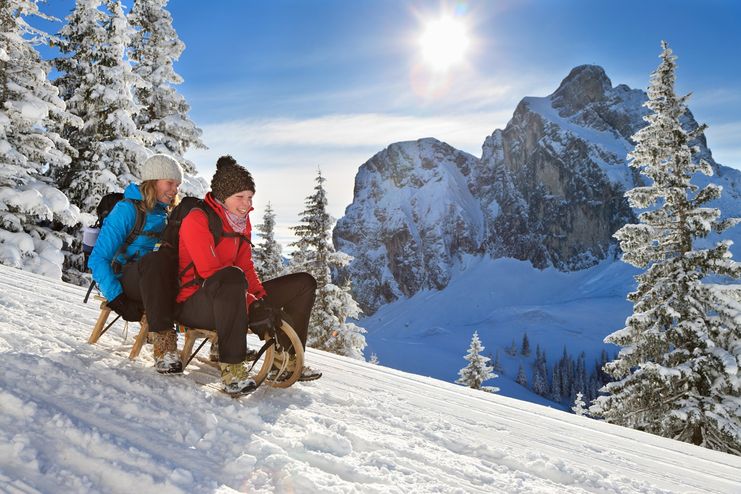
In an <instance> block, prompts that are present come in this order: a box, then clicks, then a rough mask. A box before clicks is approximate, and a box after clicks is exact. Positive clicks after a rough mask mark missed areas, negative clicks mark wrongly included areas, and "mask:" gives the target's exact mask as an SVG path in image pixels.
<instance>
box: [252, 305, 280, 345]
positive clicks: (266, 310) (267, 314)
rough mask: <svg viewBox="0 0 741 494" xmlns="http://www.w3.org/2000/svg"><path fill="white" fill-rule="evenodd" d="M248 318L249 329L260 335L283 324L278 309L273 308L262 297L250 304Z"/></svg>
mask: <svg viewBox="0 0 741 494" xmlns="http://www.w3.org/2000/svg"><path fill="white" fill-rule="evenodd" d="M249 319H250V329H251V330H252V331H253V332H255V333H257V334H258V335H260V336H261V337H262V335H264V333H265V332H266V331H267V330H269V331H270V332H272V331H275V330H276V329H277V328H279V327H281V325H282V324H283V319H282V318H281V316H280V310H277V309H275V308H274V307H273V306H271V305H270V304H268V303H267V302H265V300H264V299H259V300H255V301H254V302H252V303H251V304H250V307H249ZM263 339H264V338H263Z"/></svg>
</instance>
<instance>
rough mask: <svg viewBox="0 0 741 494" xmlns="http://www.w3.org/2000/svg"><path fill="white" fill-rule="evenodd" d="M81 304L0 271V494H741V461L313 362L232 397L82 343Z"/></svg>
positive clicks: (198, 374) (378, 370) (192, 372)
mask: <svg viewBox="0 0 741 494" xmlns="http://www.w3.org/2000/svg"><path fill="white" fill-rule="evenodd" d="M83 295H84V290H83V289H81V288H79V287H75V286H71V285H66V284H63V283H60V282H55V281H52V280H50V279H48V278H44V277H41V276H37V275H34V274H31V273H28V272H23V271H20V270H16V269H12V268H8V267H5V266H0V355H1V356H2V367H1V369H2V370H0V491H2V492H8V493H35V492H42V493H66V492H70V493H85V492H90V493H99V492H107V493H109V492H110V493H112V492H122V493H123V492H125V493H130V492H137V493H138V494H145V493H149V492H152V493H157V494H166V493H179V492H188V493H191V492H193V493H199V492H218V493H228V492H296V493H307V492H308V493H311V492H322V493H325V492H342V493H348V492H363V493H366V492H378V493H389V492H399V493H409V492H426V493H427V492H435V493H442V492H461V493H464V492H465V493H468V492H487V493H488V492H505V493H514V492H523V493H524V492H526V493H533V492H547V493H555V492H559V493H560V492H615V493H626V492H727V493H732V492H735V493H737V492H740V491H741V481H740V480H741V458H738V457H734V456H730V455H726V454H722V453H717V452H714V451H709V450H705V449H702V448H699V447H695V446H691V445H688V444H684V443H679V442H675V441H671V440H668V439H664V438H659V437H655V436H651V435H648V434H644V433H641V432H637V431H633V430H629V429H624V428H620V427H616V426H611V425H608V424H605V423H601V422H598V421H595V420H590V419H587V418H583V417H577V416H574V415H572V414H568V413H565V412H560V411H557V410H553V409H549V408H546V407H542V406H539V405H535V404H532V403H527V402H523V401H518V400H514V399H511V398H507V397H503V396H499V395H492V394H487V393H484V392H481V391H474V390H470V389H467V388H462V387H460V386H456V385H453V384H449V383H445V382H442V381H438V380H435V379H431V378H426V377H421V376H418V375H413V374H407V373H404V372H401V371H397V370H392V369H389V368H386V367H383V366H374V365H371V364H367V363H364V362H358V361H353V360H350V359H346V358H342V357H337V356H334V355H330V354H326V353H322V352H318V351H312V350H310V351H309V353H308V359H309V361H310V363H311V364H312V365H315V366H318V367H320V368H321V369H322V370H323V371H324V373H325V374H324V377H323V378H322V379H321V380H319V381H316V382H313V383H307V384H297V385H295V386H293V387H292V388H289V389H285V390H278V389H267V388H261V389H259V390H258V391H257V392H255V393H254V394H253V395H251V396H248V397H246V398H243V399H241V400H232V399H231V398H229V397H227V396H225V395H223V394H221V393H218V392H216V391H214V390H213V389H211V388H209V387H205V386H200V385H198V384H197V383H196V382H195V380H196V379H197V380H201V381H202V380H209V379H212V380H216V379H217V378H216V375H215V372H214V371H213V369H211V368H210V367H208V366H203V367H199V366H198V365H193V364H191V366H189V368H188V370H187V371H188V372H187V374H186V375H185V376H179V377H166V376H160V375H157V374H156V373H155V372H154V371H153V369H152V368H151V363H152V361H151V349H150V348H149V347H145V349H144V350H143V351H142V354H141V356H140V358H139V359H138V360H137V361H133V362H132V361H129V360H128V359H127V358H126V355H127V353H128V350H129V347H130V344H131V339H132V337H131V336H129V339H128V341H127V342H126V343H124V342H123V341H122V334H121V327H120V326H114V328H113V329H112V330H111V331H110V332H109V333H107V334H105V335H104V336H103V337H102V338H101V341H100V342H99V343H98V344H97V345H95V346H91V345H88V344H87V343H86V340H87V337H88V335H89V332H90V329H91V328H92V325H93V323H94V321H95V318H96V316H97V309H96V306H95V305H94V304H88V305H83V304H82V302H81V300H82V297H83ZM136 330H138V329H134V328H132V330H131V333H134V332H135V331H136Z"/></svg>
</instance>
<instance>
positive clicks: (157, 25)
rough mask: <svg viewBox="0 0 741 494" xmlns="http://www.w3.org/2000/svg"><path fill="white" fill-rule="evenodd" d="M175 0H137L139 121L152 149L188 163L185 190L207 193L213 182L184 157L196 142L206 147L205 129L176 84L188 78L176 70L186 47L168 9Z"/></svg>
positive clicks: (134, 57)
mask: <svg viewBox="0 0 741 494" xmlns="http://www.w3.org/2000/svg"><path fill="white" fill-rule="evenodd" d="M168 2H169V0H135V1H134V7H133V8H132V9H131V13H130V14H129V16H128V19H129V23H130V24H131V26H132V27H133V28H134V30H135V32H134V33H133V35H132V39H131V44H130V51H129V58H130V59H131V61H132V62H133V72H134V73H135V74H136V75H137V76H139V79H140V82H139V83H138V84H137V86H136V88H135V91H134V93H135V98H136V102H137V103H138V104H139V105H140V108H139V110H138V112H137V114H136V117H135V121H136V124H137V126H138V128H139V130H141V131H142V132H143V139H144V142H145V144H146V146H147V148H149V149H150V150H151V151H153V152H155V153H164V154H167V155H170V156H172V157H173V158H175V159H176V160H178V161H179V162H180V164H181V165H182V166H183V171H184V172H185V173H184V178H183V184H182V185H181V187H180V190H181V191H182V192H183V193H185V194H187V195H192V196H196V197H203V195H204V194H205V192H206V191H207V190H208V186H207V184H206V182H205V180H203V179H202V178H200V177H195V175H196V174H197V172H196V169H195V166H194V165H193V163H191V162H190V161H188V160H186V159H185V158H184V157H183V156H184V155H185V153H186V151H187V150H188V149H189V148H190V147H195V148H205V146H204V144H203V142H202V141H201V134H202V131H201V129H199V128H198V127H197V126H196V125H195V123H193V121H192V120H191V119H190V118H189V117H188V112H189V111H190V105H188V103H187V101H186V100H185V98H184V97H183V96H182V95H181V94H180V93H178V92H177V90H176V89H175V88H174V87H173V86H174V85H177V84H182V83H183V79H182V77H180V75H179V74H177V73H176V72H175V68H174V62H176V61H177V60H178V59H179V58H180V55H181V54H182V53H183V50H184V49H185V45H184V44H183V42H182V41H180V39H179V38H178V34H177V32H176V31H175V28H174V27H173V25H172V16H171V15H170V12H168V10H167V4H168Z"/></svg>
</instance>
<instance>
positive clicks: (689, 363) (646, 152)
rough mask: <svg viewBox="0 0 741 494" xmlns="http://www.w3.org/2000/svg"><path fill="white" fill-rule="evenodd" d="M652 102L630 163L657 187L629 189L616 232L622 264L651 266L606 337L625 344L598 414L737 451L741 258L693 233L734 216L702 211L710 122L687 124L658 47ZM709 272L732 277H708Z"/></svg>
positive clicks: (724, 224) (670, 65)
mask: <svg viewBox="0 0 741 494" xmlns="http://www.w3.org/2000/svg"><path fill="white" fill-rule="evenodd" d="M662 48H663V51H662V53H661V63H660V65H659V67H658V69H657V70H656V71H655V72H654V73H653V74H652V77H651V84H650V86H649V89H648V101H647V102H646V106H647V107H648V108H649V109H650V111H651V112H650V114H649V115H648V116H646V117H645V119H646V121H647V122H648V125H647V126H646V127H644V128H643V129H641V130H640V131H638V132H637V133H636V134H635V135H634V136H633V139H634V140H635V142H636V147H635V149H634V151H633V152H632V153H631V154H630V155H629V157H630V159H631V163H630V165H631V166H632V167H634V168H637V169H638V170H640V172H641V173H642V174H643V175H645V176H647V177H648V178H649V179H650V184H649V185H647V186H644V187H637V188H634V189H632V190H630V191H628V192H627V194H626V195H627V197H628V199H629V201H630V204H631V205H632V206H633V207H634V208H640V209H646V210H647V211H646V212H644V213H642V214H641V215H640V217H639V223H638V224H635V225H626V226H624V227H623V228H622V229H620V230H619V231H618V232H617V233H616V234H615V236H616V237H617V238H618V239H619V240H620V245H621V248H622V249H623V252H624V256H623V259H624V261H625V262H628V263H630V264H632V265H634V266H637V267H640V268H645V269H646V270H645V271H644V272H643V273H641V274H639V275H638V276H637V281H638V288H637V290H636V291H635V292H633V293H630V294H629V295H628V299H629V300H631V301H632V302H633V314H632V315H631V316H630V317H629V318H628V319H627V321H626V326H625V327H624V328H623V329H621V330H619V331H616V332H615V333H613V334H611V335H609V336H608V337H607V338H606V341H607V342H610V343H615V344H616V345H619V346H620V347H621V348H622V349H621V351H620V353H619V354H618V357H617V359H616V360H614V361H612V362H609V363H608V364H607V365H606V370H607V371H608V372H609V373H610V374H611V375H612V376H613V377H615V378H616V379H618V380H617V381H616V382H612V383H608V384H607V385H606V386H605V387H604V388H603V391H604V392H606V393H608V394H607V396H603V397H600V398H598V399H597V400H596V402H595V404H594V405H593V407H592V409H591V411H592V412H593V413H595V412H596V413H599V414H601V415H602V416H603V417H604V418H605V419H606V420H607V421H609V422H612V423H616V424H621V425H624V426H628V427H634V428H638V429H641V430H645V431H648V432H651V433H654V434H658V435H662V436H665V437H670V438H674V439H678V440H681V441H686V442H691V443H694V444H697V445H701V446H705V447H707V448H711V449H715V450H720V451H725V452H729V453H734V454H741V400H739V396H740V395H741V379H739V374H738V370H739V365H741V324H739V319H741V310H740V309H739V307H741V284H739V283H738V280H739V278H740V277H741V265H740V264H739V263H737V262H735V261H733V260H732V258H731V253H730V251H729V245H730V242H728V241H720V242H717V243H715V245H714V246H712V247H710V248H707V249H701V248H696V247H695V246H694V242H693V241H694V240H695V239H697V238H702V237H706V236H707V235H708V234H709V233H710V232H711V231H716V232H722V231H723V230H725V229H726V228H728V227H729V226H731V225H733V224H735V223H736V220H735V219H730V220H725V221H720V220H719V218H720V211H719V210H718V209H716V208H709V207H703V205H705V204H706V203H707V202H708V201H711V200H713V199H716V198H718V197H719V196H720V192H721V191H720V187H719V186H717V185H713V184H710V185H707V186H706V187H704V188H703V189H701V190H698V187H697V186H695V185H693V184H692V182H691V178H692V177H693V175H694V174H695V173H697V172H700V173H704V174H706V175H710V174H712V173H713V169H712V167H711V165H710V164H708V163H707V162H705V161H703V160H696V159H693V155H694V154H695V152H696V150H695V148H693V147H692V146H691V145H690V142H691V141H692V139H694V138H696V137H699V136H700V134H701V133H702V132H703V130H704V129H705V126H700V127H699V128H697V129H696V130H694V131H693V132H687V131H685V130H684V129H683V128H682V125H681V122H680V120H681V117H682V116H683V115H685V113H686V112H687V108H686V106H685V102H686V100H687V96H684V97H677V96H676V94H675V92H674V83H675V70H676V64H675V58H676V57H674V56H673V55H672V52H671V50H670V49H669V47H668V46H667V45H666V43H662ZM708 275H714V279H715V280H721V281H722V280H723V279H725V280H726V281H727V284H723V285H721V284H713V283H706V282H704V278H706V277H707V276H708Z"/></svg>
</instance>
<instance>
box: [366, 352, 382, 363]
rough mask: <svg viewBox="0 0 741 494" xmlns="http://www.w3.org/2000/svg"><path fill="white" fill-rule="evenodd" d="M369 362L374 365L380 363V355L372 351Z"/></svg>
mask: <svg viewBox="0 0 741 494" xmlns="http://www.w3.org/2000/svg"><path fill="white" fill-rule="evenodd" d="M368 363H370V364H373V365H378V364H379V360H378V355H376V354H375V353H371V356H370V360H368Z"/></svg>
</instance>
